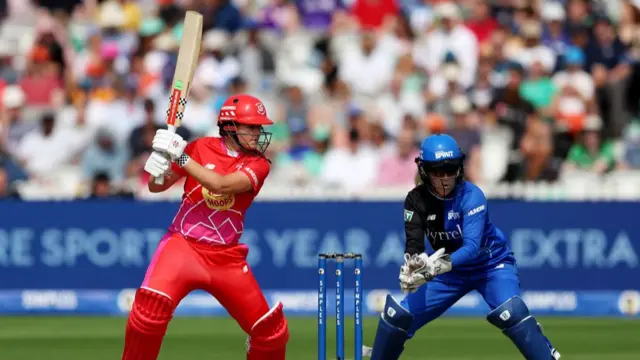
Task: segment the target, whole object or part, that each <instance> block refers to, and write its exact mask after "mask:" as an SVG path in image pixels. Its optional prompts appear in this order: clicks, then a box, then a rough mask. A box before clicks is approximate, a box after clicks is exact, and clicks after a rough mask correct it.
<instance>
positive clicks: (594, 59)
mask: <svg viewBox="0 0 640 360" xmlns="http://www.w3.org/2000/svg"><path fill="white" fill-rule="evenodd" d="M593 33H594V40H593V41H592V42H591V43H590V44H589V46H588V47H587V49H586V57H587V67H588V68H589V69H590V70H591V73H592V74H593V81H594V83H595V86H596V89H597V90H596V92H597V94H598V101H599V104H598V105H599V107H600V110H601V112H600V114H601V115H602V120H603V121H604V125H605V128H606V130H607V135H608V136H614V137H619V136H620V135H621V133H622V130H623V129H624V127H625V126H626V125H627V124H628V122H629V117H628V113H627V111H626V108H627V107H626V104H625V96H624V89H625V88H626V87H625V84H626V81H627V80H628V78H629V75H630V74H631V62H632V61H631V59H630V58H629V57H628V54H627V51H626V49H625V47H624V45H623V44H622V42H621V41H620V39H619V38H618V37H617V35H616V30H615V28H614V27H613V24H612V22H611V20H610V19H608V18H606V17H599V18H597V20H596V23H595V25H594V29H593Z"/></svg>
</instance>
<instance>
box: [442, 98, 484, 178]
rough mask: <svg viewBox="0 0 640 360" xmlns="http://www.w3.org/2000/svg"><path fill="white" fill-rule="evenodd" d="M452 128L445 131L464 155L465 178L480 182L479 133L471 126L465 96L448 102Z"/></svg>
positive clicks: (468, 107)
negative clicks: (454, 140) (451, 116)
mask: <svg viewBox="0 0 640 360" xmlns="http://www.w3.org/2000/svg"><path fill="white" fill-rule="evenodd" d="M449 106H450V109H451V114H452V115H453V126H452V128H451V129H449V130H448V131H447V133H448V134H449V135H451V136H452V137H453V138H454V139H456V142H457V143H458V145H459V146H460V149H462V151H463V152H464V153H465V154H466V159H465V177H466V178H467V179H468V180H469V181H472V182H480V181H482V174H481V169H482V166H481V139H480V131H479V130H478V128H477V126H475V125H474V124H473V120H474V119H473V117H472V116H471V115H470V114H469V112H470V111H471V102H470V101H469V99H468V98H467V97H466V96H465V95H457V96H455V97H454V98H452V99H451V100H450V105H449Z"/></svg>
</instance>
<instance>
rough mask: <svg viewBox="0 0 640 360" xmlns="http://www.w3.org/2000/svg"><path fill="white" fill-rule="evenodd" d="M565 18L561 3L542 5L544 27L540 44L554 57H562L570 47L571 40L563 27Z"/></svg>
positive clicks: (547, 2)
mask: <svg viewBox="0 0 640 360" xmlns="http://www.w3.org/2000/svg"><path fill="white" fill-rule="evenodd" d="M565 18H566V14H565V11H564V7H563V6H562V4H561V3H559V2H555V1H552V2H549V1H546V2H544V4H543V5H542V19H543V20H544V25H545V26H544V28H543V30H542V36H541V39H542V44H543V45H544V46H546V47H548V48H550V49H551V50H553V51H554V52H555V54H556V57H560V56H562V55H563V54H564V51H565V49H566V47H567V46H569V45H571V38H570V37H569V34H568V33H567V32H566V30H565V26H564V21H565Z"/></svg>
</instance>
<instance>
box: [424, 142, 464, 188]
mask: <svg viewBox="0 0 640 360" xmlns="http://www.w3.org/2000/svg"><path fill="white" fill-rule="evenodd" d="M464 159H465V155H464V154H463V153H462V150H460V147H459V146H458V143H457V142H456V140H455V139H454V138H453V137H451V136H449V135H446V134H435V135H430V136H428V137H427V138H426V139H424V141H423V142H422V144H421V145H420V156H418V157H417V158H416V165H418V173H419V174H420V178H421V179H422V183H423V184H425V186H427V188H428V189H429V191H430V192H431V193H432V194H434V195H435V196H437V197H444V196H442V194H440V195H438V194H437V192H436V191H435V189H434V176H438V178H439V179H441V180H440V181H442V184H443V187H445V185H444V184H445V181H446V180H442V179H447V178H449V179H452V178H453V179H454V181H455V182H454V183H453V184H452V187H457V186H458V185H459V184H460V183H461V182H462V180H463V179H464V166H463V165H464ZM449 181H450V180H449ZM449 181H447V187H448V186H449V185H448V183H449ZM449 193H453V191H449Z"/></svg>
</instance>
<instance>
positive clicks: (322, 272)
mask: <svg viewBox="0 0 640 360" xmlns="http://www.w3.org/2000/svg"><path fill="white" fill-rule="evenodd" d="M327 259H329V260H332V259H335V261H336V359H337V360H344V359H345V357H344V318H343V317H344V301H343V299H344V277H343V276H342V275H343V272H344V260H345V259H346V260H354V264H355V268H354V274H355V288H354V313H353V318H354V334H353V337H354V359H355V360H362V255H361V254H353V253H347V254H336V253H329V254H319V255H318V276H319V282H318V360H326V359H327V349H326V347H327V324H326V313H327V303H326V298H327V287H326V280H327V275H326V268H327Z"/></svg>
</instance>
